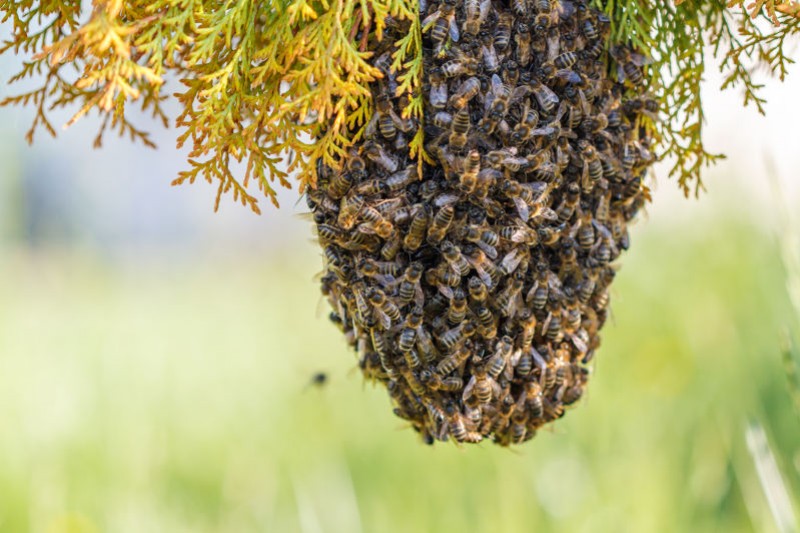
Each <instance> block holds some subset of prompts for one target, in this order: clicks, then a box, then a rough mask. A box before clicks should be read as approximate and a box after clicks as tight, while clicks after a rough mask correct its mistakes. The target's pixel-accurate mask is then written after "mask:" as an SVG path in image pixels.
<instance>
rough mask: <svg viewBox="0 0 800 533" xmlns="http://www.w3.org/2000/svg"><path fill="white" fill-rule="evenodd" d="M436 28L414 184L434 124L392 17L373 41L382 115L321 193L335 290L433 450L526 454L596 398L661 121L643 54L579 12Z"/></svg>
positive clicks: (537, 4)
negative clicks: (407, 79) (397, 68)
mask: <svg viewBox="0 0 800 533" xmlns="http://www.w3.org/2000/svg"><path fill="white" fill-rule="evenodd" d="M422 16H423V18H424V21H423V22H424V24H425V27H426V30H425V34H424V35H425V47H426V48H425V65H424V66H425V76H426V77H425V80H426V83H425V85H424V86H423V87H422V90H423V91H424V95H425V100H426V107H425V116H426V117H427V122H426V124H425V138H426V150H427V152H428V153H429V154H430V155H431V157H432V158H434V160H435V164H434V165H426V166H425V167H424V171H423V173H422V176H419V175H418V172H417V167H416V161H412V160H411V159H410V158H409V153H408V142H409V140H410V139H411V138H412V136H413V135H414V133H415V132H416V131H417V129H418V128H419V127H420V125H419V124H417V123H416V122H415V121H413V120H409V119H407V118H405V117H403V115H402V109H403V108H404V106H405V105H407V100H406V98H405V97H398V96H396V94H395V88H396V87H397V80H396V79H395V77H394V75H393V74H392V73H391V72H389V70H388V69H387V68H386V63H387V57H388V55H389V54H390V53H391V52H392V49H391V46H392V45H391V43H393V42H394V41H395V40H396V38H397V36H398V35H399V33H400V32H401V31H403V28H402V27H401V25H399V24H397V23H396V22H393V21H390V23H389V24H388V28H389V30H388V31H389V32H390V33H391V34H390V35H389V36H388V38H385V39H384V41H382V42H380V43H376V42H372V41H370V42H371V43H372V44H373V45H374V49H375V50H376V53H375V54H374V56H373V57H374V58H375V59H374V61H375V65H376V66H377V67H378V68H380V69H381V70H382V71H383V72H384V74H385V76H384V78H382V79H380V80H378V81H376V82H375V83H374V84H373V88H372V89H373V96H374V100H375V102H376V111H375V113H374V116H373V120H372V121H371V122H370V123H369V124H368V125H367V127H366V130H365V132H364V137H363V140H362V141H360V143H359V144H357V145H356V147H355V148H354V149H353V150H352V151H351V153H350V154H349V157H348V158H347V160H346V164H345V165H344V166H343V168H342V169H341V170H334V169H331V168H328V167H325V166H323V165H320V167H319V176H320V180H319V188H318V189H317V190H313V191H310V192H309V194H308V201H309V206H310V207H311V209H312V211H313V212H314V216H315V217H314V219H315V221H316V223H317V228H318V235H319V240H320V243H321V245H322V248H323V250H324V253H323V255H324V261H325V272H324V275H323V277H322V290H323V294H325V295H326V296H327V298H328V300H329V301H330V304H331V306H332V307H333V313H332V317H333V319H334V323H335V324H337V326H339V327H340V328H341V329H342V331H343V332H344V334H345V337H346V338H347V341H348V342H349V343H350V344H351V345H352V346H353V347H354V348H355V349H356V350H357V352H358V355H359V358H360V367H361V369H362V371H363V373H364V375H365V376H366V377H367V378H370V379H373V380H376V381H379V382H381V383H383V384H384V385H385V386H386V388H387V390H388V391H389V395H390V396H391V398H392V401H393V404H394V407H395V409H394V412H395V414H396V415H397V416H399V417H401V418H403V419H405V420H407V421H409V422H410V423H411V424H412V425H413V427H414V428H415V429H416V430H417V431H418V432H420V433H421V434H422V436H423V439H424V441H425V442H429V443H432V442H433V441H435V440H447V439H448V438H450V437H452V438H453V439H454V440H455V441H457V442H479V441H481V440H483V439H487V438H488V439H491V440H493V441H494V442H496V443H498V444H501V445H508V444H511V443H520V442H523V441H526V440H528V439H530V438H532V437H533V436H534V434H535V433H536V431H537V430H538V429H539V428H540V427H541V426H543V425H544V424H546V423H547V422H550V421H552V420H555V419H557V418H560V417H561V416H563V414H564V411H565V407H567V406H569V405H572V404H574V403H575V402H577V401H578V400H579V399H580V398H581V397H582V396H583V394H584V389H585V387H586V383H587V379H588V376H589V369H588V368H587V366H586V365H587V364H588V363H589V362H590V361H591V359H592V358H593V356H594V353H595V352H596V350H597V349H598V346H599V343H600V337H599V334H598V333H599V330H600V328H601V327H602V326H603V323H604V322H605V320H606V317H607V313H608V301H609V286H610V283H611V282H612V280H613V278H614V273H615V270H614V268H613V266H612V264H613V262H614V261H615V260H616V259H617V257H618V256H619V254H620V251H622V250H625V249H627V248H628V246H629V237H628V229H627V228H628V224H629V223H630V222H631V221H632V220H633V218H634V217H635V216H636V213H637V211H638V210H639V209H640V208H641V207H642V205H643V204H644V199H645V189H644V187H643V186H642V179H643V176H644V174H645V172H646V170H647V168H648V167H649V166H650V165H651V163H652V162H653V159H654V158H653V156H652V155H651V153H650V151H649V144H650V140H649V138H648V137H647V134H646V132H645V130H644V129H643V128H642V127H641V123H642V120H651V119H653V118H655V117H656V115H657V113H658V108H657V105H655V102H654V101H653V100H652V99H651V98H649V97H648V96H647V94H645V93H644V92H643V84H644V80H645V77H644V75H643V71H642V68H641V67H642V65H643V64H644V61H643V58H642V57H641V56H640V55H639V54H636V53H635V51H634V50H632V49H629V48H628V47H626V46H623V45H614V46H611V45H610V43H609V38H610V36H609V33H610V27H609V22H608V19H607V18H605V17H603V16H602V15H601V14H600V13H599V12H597V11H596V10H594V9H591V8H590V7H588V5H587V3H585V2H584V0H574V1H567V0H561V1H557V0H549V1H548V0H536V1H533V2H531V1H525V0H522V1H516V0H513V1H503V2H501V1H499V0H464V1H462V0H441V1H440V2H439V3H429V4H428V5H427V6H426V7H425V8H424V12H423V14H422ZM609 47H610V49H609ZM608 72H613V73H615V77H616V79H617V80H619V81H614V80H612V79H610V78H609V77H608V76H607V73H608ZM616 74H618V76H616Z"/></svg>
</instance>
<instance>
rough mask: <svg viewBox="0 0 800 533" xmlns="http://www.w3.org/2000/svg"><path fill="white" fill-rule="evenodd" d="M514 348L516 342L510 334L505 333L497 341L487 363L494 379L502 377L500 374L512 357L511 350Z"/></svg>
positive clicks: (488, 370) (490, 374)
mask: <svg viewBox="0 0 800 533" xmlns="http://www.w3.org/2000/svg"><path fill="white" fill-rule="evenodd" d="M513 350H514V342H513V341H512V339H511V337H509V336H508V335H504V336H503V337H502V338H500V339H499V340H498V341H497V344H495V351H494V354H493V355H492V357H491V358H490V359H489V362H488V363H487V372H488V374H489V376H491V377H492V379H498V378H499V377H500V374H501V373H502V372H503V369H504V368H505V367H506V365H507V364H508V361H509V359H510V358H511V352H512V351H513Z"/></svg>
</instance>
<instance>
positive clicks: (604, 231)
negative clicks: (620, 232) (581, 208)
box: [592, 219, 613, 240]
mask: <svg viewBox="0 0 800 533" xmlns="http://www.w3.org/2000/svg"><path fill="white" fill-rule="evenodd" d="M592 226H594V227H595V229H596V230H597V231H598V233H600V234H601V235H603V237H606V238H607V239H609V240H613V237H612V235H611V231H609V229H608V228H607V227H606V226H605V224H603V223H601V222H598V221H597V220H594V219H592Z"/></svg>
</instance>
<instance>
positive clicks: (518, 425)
mask: <svg viewBox="0 0 800 533" xmlns="http://www.w3.org/2000/svg"><path fill="white" fill-rule="evenodd" d="M527 421H528V413H527V411H525V410H524V409H522V408H520V407H519V404H517V407H516V408H515V409H514V412H513V413H512V414H511V441H512V442H513V443H514V444H519V443H521V442H524V441H525V436H526V435H527V432H528V428H527V426H526V423H527Z"/></svg>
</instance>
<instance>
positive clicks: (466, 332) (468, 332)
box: [437, 321, 477, 375]
mask: <svg viewBox="0 0 800 533" xmlns="http://www.w3.org/2000/svg"><path fill="white" fill-rule="evenodd" d="M476 331H477V326H476V325H475V323H474V322H472V321H467V322H462V323H461V324H460V325H458V326H456V327H454V328H453V329H449V330H447V331H445V332H444V333H442V335H441V336H440V337H439V342H440V343H441V344H442V346H444V347H445V348H446V349H447V350H449V351H451V352H452V351H455V349H456V347H457V346H458V345H459V344H461V343H462V342H463V341H465V340H467V339H469V338H470V337H472V336H473V335H474V334H475V332H476ZM467 357H468V355H467ZM442 363H444V360H442ZM459 364H460V363H459ZM456 366H458V365H456ZM441 369H442V365H441V363H440V365H439V367H437V370H438V371H439V374H440V375H445V374H449V373H450V372H452V370H450V372H441Z"/></svg>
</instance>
